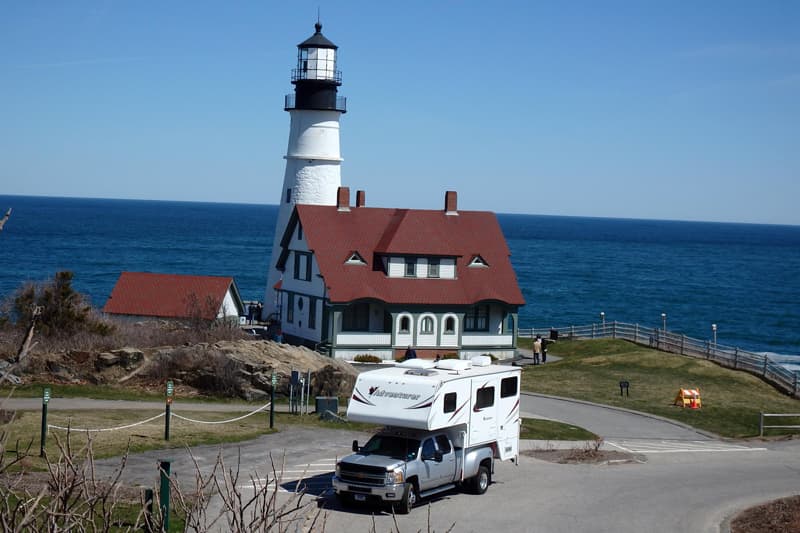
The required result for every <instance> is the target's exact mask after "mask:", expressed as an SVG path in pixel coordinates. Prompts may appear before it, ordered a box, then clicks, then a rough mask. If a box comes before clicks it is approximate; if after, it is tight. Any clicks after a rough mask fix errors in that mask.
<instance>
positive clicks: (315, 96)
mask: <svg viewBox="0 0 800 533" xmlns="http://www.w3.org/2000/svg"><path fill="white" fill-rule="evenodd" d="M314 28H315V29H316V31H315V32H314V35H312V36H311V37H309V38H308V39H306V40H305V41H303V42H302V43H300V44H298V45H297V68H295V69H293V70H292V83H293V84H294V95H291V94H290V95H287V96H286V106H285V108H286V110H287V111H288V110H291V109H311V110H323V111H339V112H342V113H344V112H345V111H346V100H345V98H344V97H341V96H337V90H338V87H339V85H341V84H342V73H341V72H340V71H338V70H336V52H337V49H338V47H337V46H336V45H335V44H333V43H332V42H331V41H329V40H328V38H327V37H325V36H324V35H322V24H320V23H319V22H317V23H316V24H315V25H314Z"/></svg>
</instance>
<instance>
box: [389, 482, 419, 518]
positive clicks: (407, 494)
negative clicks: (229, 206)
mask: <svg viewBox="0 0 800 533" xmlns="http://www.w3.org/2000/svg"><path fill="white" fill-rule="evenodd" d="M415 503H417V489H416V488H415V487H414V484H413V483H406V488H405V490H404V491H403V499H402V500H400V501H399V502H397V503H396V504H395V505H394V510H395V511H396V512H397V514H408V513H410V512H411V508H412V507H414V504H415Z"/></svg>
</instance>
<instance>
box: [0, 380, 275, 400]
mask: <svg viewBox="0 0 800 533" xmlns="http://www.w3.org/2000/svg"><path fill="white" fill-rule="evenodd" d="M45 387H49V388H50V396H51V398H93V399H95V400H131V401H140V402H163V401H164V399H165V394H166V393H165V392H149V391H145V390H141V389H137V388H134V387H125V386H122V385H63V384H50V383H26V384H24V385H17V386H12V385H9V384H8V382H3V385H2V386H0V398H5V397H6V396H8V395H9V394H12V395H13V397H15V398H41V397H42V393H43V390H44V388H45ZM176 400H177V401H190V402H198V403H200V402H210V403H242V404H247V403H248V402H246V401H245V400H242V399H241V398H230V397H223V396H204V395H198V396H191V397H180V396H177V397H176ZM275 403H276V404H279V403H285V404H288V403H289V400H288V399H286V398H283V397H280V398H276V399H275Z"/></svg>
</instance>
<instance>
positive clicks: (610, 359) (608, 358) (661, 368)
mask: <svg viewBox="0 0 800 533" xmlns="http://www.w3.org/2000/svg"><path fill="white" fill-rule="evenodd" d="M548 353H549V354H552V355H557V356H559V357H561V358H562V360H560V361H557V362H548V363H547V364H546V365H539V366H528V367H524V370H523V373H522V389H523V390H526V391H530V392H539V393H543V394H552V395H554V396H564V397H568V398H577V399H581V400H588V401H592V402H597V403H602V404H606V405H613V406H619V407H626V408H628V409H634V410H637V411H643V412H646V413H652V414H656V415H660V416H664V417H667V418H671V419H674V420H678V421H680V422H684V423H686V424H689V425H691V426H694V427H697V428H700V429H704V430H707V431H711V432H713V433H717V434H719V435H722V436H726V437H751V436H757V435H758V431H759V413H760V412H765V413H798V412H800V401H798V400H796V399H793V398H790V397H788V396H786V395H784V394H782V393H780V392H778V391H777V390H776V389H775V388H773V387H772V386H770V385H769V384H767V383H765V382H764V381H762V380H761V379H759V378H757V377H756V376H753V375H751V374H748V373H746V372H741V371H736V370H730V369H726V368H722V367H721V366H718V365H716V364H714V363H711V362H708V361H705V360H701V359H695V358H692V357H686V356H681V355H675V354H668V353H664V352H659V351H657V350H652V349H649V348H644V347H641V346H638V345H635V344H633V343H630V342H627V341H621V340H613V339H597V340H587V341H559V342H557V343H553V344H550V345H549V346H548ZM623 380H625V381H629V382H630V389H629V391H630V396H620V389H619V382H620V381H623ZM681 388H691V389H694V388H696V389H699V390H700V394H701V399H702V409H697V410H692V409H682V408H681V407H677V406H673V400H674V399H675V396H676V395H677V394H678V391H679V390H680V389H681ZM769 434H779V433H778V432H777V431H774V430H773V431H771V432H770V433H769Z"/></svg>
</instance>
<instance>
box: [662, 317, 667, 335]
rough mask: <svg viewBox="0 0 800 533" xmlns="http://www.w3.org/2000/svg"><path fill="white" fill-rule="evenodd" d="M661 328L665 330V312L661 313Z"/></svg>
mask: <svg viewBox="0 0 800 533" xmlns="http://www.w3.org/2000/svg"><path fill="white" fill-rule="evenodd" d="M661 329H662V330H664V333H666V332H667V313H661Z"/></svg>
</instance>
